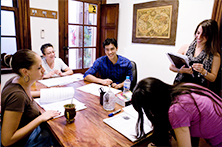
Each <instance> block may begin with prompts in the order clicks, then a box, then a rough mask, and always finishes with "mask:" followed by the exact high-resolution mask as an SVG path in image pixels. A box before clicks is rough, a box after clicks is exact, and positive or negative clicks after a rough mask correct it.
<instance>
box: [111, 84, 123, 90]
mask: <svg viewBox="0 0 222 147" xmlns="http://www.w3.org/2000/svg"><path fill="white" fill-rule="evenodd" d="M112 87H113V88H115V89H119V88H122V87H123V86H122V84H116V83H112Z"/></svg>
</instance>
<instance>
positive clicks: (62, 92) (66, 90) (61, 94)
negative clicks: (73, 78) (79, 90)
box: [40, 87, 74, 104]
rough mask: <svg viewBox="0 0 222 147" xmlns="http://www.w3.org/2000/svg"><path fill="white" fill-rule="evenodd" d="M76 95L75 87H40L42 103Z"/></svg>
mask: <svg viewBox="0 0 222 147" xmlns="http://www.w3.org/2000/svg"><path fill="white" fill-rule="evenodd" d="M73 97H74V88H73V87H55V88H43V89H40V103H41V104H47V103H52V102H57V101H61V100H65V99H70V98H73Z"/></svg>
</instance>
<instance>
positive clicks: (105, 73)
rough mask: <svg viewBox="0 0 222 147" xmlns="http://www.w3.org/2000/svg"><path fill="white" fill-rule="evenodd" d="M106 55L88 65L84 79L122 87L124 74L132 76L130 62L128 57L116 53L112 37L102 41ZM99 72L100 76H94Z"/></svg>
mask: <svg viewBox="0 0 222 147" xmlns="http://www.w3.org/2000/svg"><path fill="white" fill-rule="evenodd" d="M103 48H104V49H105V54H106V56H102V57H100V58H98V59H97V60H96V61H95V62H94V63H93V66H92V67H90V68H89V69H88V70H87V71H86V72H85V74H84V76H83V77H84V80H86V81H89V82H95V83H100V84H102V85H110V84H111V86H112V87H113V88H116V89H119V88H122V87H123V83H124V80H125V79H126V76H130V80H131V81H132V80H133V76H132V71H131V69H132V64H131V62H130V60H129V59H127V58H125V57H123V56H120V55H117V53H116V52H117V51H118V47H117V41H116V40H115V39H114V38H107V39H106V40H105V41H104V42H103ZM96 73H99V75H100V76H101V78H99V77H96V76H95V75H96Z"/></svg>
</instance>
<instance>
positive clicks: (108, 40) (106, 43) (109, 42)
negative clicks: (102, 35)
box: [103, 38, 117, 49]
mask: <svg viewBox="0 0 222 147" xmlns="http://www.w3.org/2000/svg"><path fill="white" fill-rule="evenodd" d="M110 44H113V45H114V46H115V47H116V48H117V41H116V39H114V38H107V39H106V40H105V41H104V42H103V48H104V49H105V46H106V45H110Z"/></svg>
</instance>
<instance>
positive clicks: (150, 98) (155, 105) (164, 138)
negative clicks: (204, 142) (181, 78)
mask: <svg viewBox="0 0 222 147" xmlns="http://www.w3.org/2000/svg"><path fill="white" fill-rule="evenodd" d="M201 90H204V91H207V92H209V93H210V94H212V95H213V96H215V97H217V98H218V100H219V101H222V99H221V98H220V97H219V96H217V95H216V94H214V93H213V92H211V91H210V90H208V89H206V88H202V87H199V86H192V85H184V83H178V84H175V85H169V84H166V83H164V82H162V81H161V80H159V79H156V78H152V77H150V78H145V79H143V80H141V81H140V82H139V83H138V84H137V85H136V87H135V88H134V90H133V95H132V104H133V107H134V109H135V110H136V111H137V112H138V114H139V117H138V120H137V125H136V130H137V138H140V137H142V136H143V135H145V133H144V129H143V123H144V118H143V111H144V112H145V114H146V116H147V117H148V119H149V120H150V121H151V123H152V125H153V128H154V129H153V135H152V142H153V143H154V144H155V145H158V146H167V145H169V137H170V134H169V131H171V125H170V122H169V118H168V110H169V108H170V106H171V105H172V104H173V103H172V102H174V101H175V98H176V96H178V95H183V94H189V95H190V96H191V98H192V99H193V100H194V103H195V105H196V107H197V109H198V111H199V108H198V106H197V104H196V101H195V99H194V98H193V97H192V95H191V93H197V94H199V95H204V96H207V97H209V98H210V99H211V100H212V101H213V103H214V109H215V110H216V107H217V108H218V107H220V108H221V109H222V106H221V105H219V104H218V102H217V101H215V100H214V99H213V98H212V97H211V96H210V95H207V94H205V93H203V92H201ZM217 110H219V109H217ZM216 112H217V114H218V115H220V116H222V112H220V111H216ZM199 115H200V111H199ZM160 140H161V141H160Z"/></svg>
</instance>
